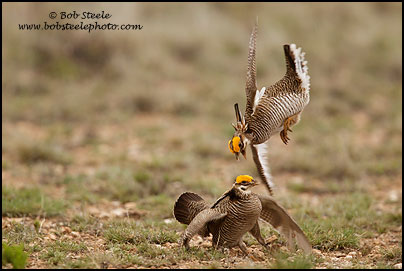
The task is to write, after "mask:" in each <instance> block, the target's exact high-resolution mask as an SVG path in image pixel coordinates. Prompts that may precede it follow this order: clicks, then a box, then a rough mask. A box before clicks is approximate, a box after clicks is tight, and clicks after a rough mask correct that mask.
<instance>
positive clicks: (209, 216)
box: [182, 208, 227, 248]
mask: <svg viewBox="0 0 404 271" xmlns="http://www.w3.org/2000/svg"><path fill="white" fill-rule="evenodd" d="M226 215H227V213H222V212H220V210H219V209H218V208H215V209H211V208H208V209H205V210H203V211H201V212H200V213H199V214H197V215H196V216H195V217H194V219H192V221H191V223H189V225H188V227H187V229H186V230H185V232H184V234H183V236H182V244H183V245H184V246H185V247H186V248H188V247H189V241H190V240H191V239H192V237H193V236H194V235H195V234H197V233H203V234H204V233H206V230H207V223H209V222H211V221H217V220H220V219H222V218H224V217H225V216H226Z"/></svg>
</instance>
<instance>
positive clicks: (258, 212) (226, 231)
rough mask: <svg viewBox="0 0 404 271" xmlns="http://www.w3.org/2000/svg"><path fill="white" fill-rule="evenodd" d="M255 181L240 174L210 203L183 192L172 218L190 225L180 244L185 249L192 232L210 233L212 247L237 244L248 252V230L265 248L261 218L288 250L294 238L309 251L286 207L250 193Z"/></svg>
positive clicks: (203, 234) (302, 235) (308, 246)
mask: <svg viewBox="0 0 404 271" xmlns="http://www.w3.org/2000/svg"><path fill="white" fill-rule="evenodd" d="M257 184H258V183H257V182H256V181H255V180H254V179H253V178H252V177H251V176H248V175H240V176H238V177H237V178H236V180H235V182H234V184H233V186H232V188H231V189H230V190H228V191H227V192H225V193H224V194H223V195H222V196H221V197H220V198H219V199H217V200H216V202H215V203H214V204H212V205H209V204H208V203H207V202H206V201H205V200H204V199H203V198H201V197H200V196H199V195H197V194H195V193H191V192H185V193H183V194H182V195H181V196H180V197H179V198H178V199H177V201H176V202H175V205H174V216H175V218H176V219H177V220H178V221H179V222H181V223H184V224H187V225H189V226H188V227H187V229H186V230H185V232H184V234H183V235H182V239H181V241H182V245H184V246H185V247H186V248H188V247H189V241H190V240H191V239H192V237H193V236H194V235H195V234H200V235H202V236H208V235H209V234H210V233H211V234H212V237H213V238H212V243H213V246H214V247H228V248H231V247H234V246H238V247H240V249H241V250H242V251H243V252H244V253H245V254H247V255H248V251H247V247H246V245H245V244H244V242H243V240H242V238H243V236H244V234H246V233H247V232H250V233H251V234H252V236H254V237H255V238H256V239H257V241H258V242H259V243H260V244H261V245H263V246H264V247H267V244H266V243H265V240H264V238H263V237H262V235H261V233H260V227H259V225H258V220H259V219H262V220H263V221H265V222H267V223H269V224H271V225H272V226H273V227H274V228H275V229H276V230H278V231H279V232H280V234H281V235H282V236H283V237H285V238H286V240H287V244H288V248H289V249H290V250H292V251H294V249H295V246H294V243H295V241H296V243H297V245H298V246H299V247H300V248H302V249H303V250H304V252H305V253H310V252H311V245H310V243H309V241H308V239H307V237H306V236H305V234H304V233H303V231H302V230H301V229H300V227H299V226H298V225H297V224H296V222H295V221H294V220H293V218H292V217H291V216H290V215H289V214H288V213H287V212H286V210H285V209H283V208H282V206H280V205H279V204H278V203H276V201H275V200H274V199H273V198H272V197H270V196H263V195H259V194H255V193H253V192H251V188H252V187H254V186H255V185H257Z"/></svg>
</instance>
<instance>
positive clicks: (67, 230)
mask: <svg viewBox="0 0 404 271" xmlns="http://www.w3.org/2000/svg"><path fill="white" fill-rule="evenodd" d="M62 232H63V233H71V232H72V230H71V229H70V228H69V227H63V228H62Z"/></svg>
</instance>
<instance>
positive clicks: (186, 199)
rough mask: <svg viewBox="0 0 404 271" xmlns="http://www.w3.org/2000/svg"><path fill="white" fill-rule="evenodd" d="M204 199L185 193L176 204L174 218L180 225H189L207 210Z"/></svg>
mask: <svg viewBox="0 0 404 271" xmlns="http://www.w3.org/2000/svg"><path fill="white" fill-rule="evenodd" d="M207 207H208V206H207V204H206V202H205V201H204V199H203V198H202V197H201V196H199V195H197V194H195V193H191V192H185V193H183V194H181V196H180V197H179V198H178V199H177V201H176V202H175V204H174V217H175V219H177V220H178V221H179V222H180V223H183V224H187V225H188V224H189V223H191V221H192V219H193V218H194V217H195V216H196V215H197V214H198V213H199V212H200V211H202V210H203V209H205V208H207Z"/></svg>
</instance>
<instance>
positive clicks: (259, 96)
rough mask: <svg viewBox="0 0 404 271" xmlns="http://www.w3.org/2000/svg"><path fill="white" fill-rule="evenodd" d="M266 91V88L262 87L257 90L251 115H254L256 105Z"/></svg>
mask: <svg viewBox="0 0 404 271" xmlns="http://www.w3.org/2000/svg"><path fill="white" fill-rule="evenodd" d="M266 89H267V88H266V87H263V88H262V89H261V90H257V92H256V93H255V97H254V106H253V114H254V113H255V109H256V108H257V105H258V104H259V103H260V100H261V98H262V97H263V96H264V94H265V90H266Z"/></svg>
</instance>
